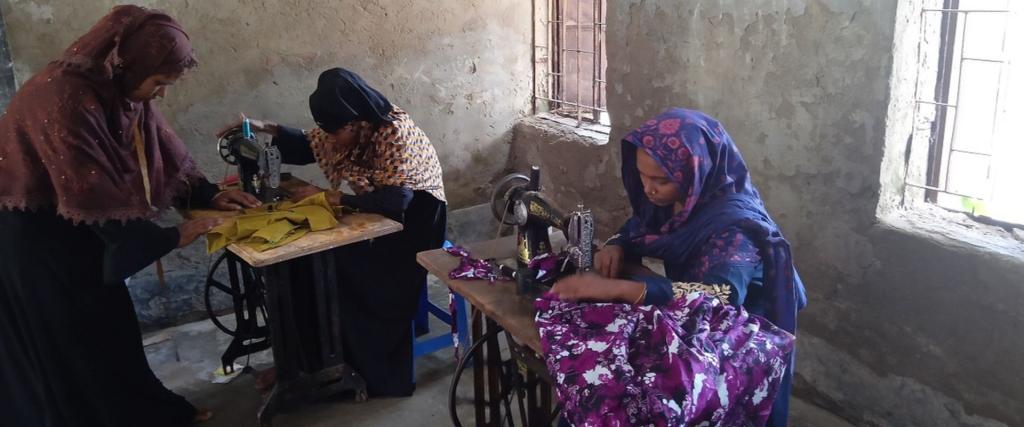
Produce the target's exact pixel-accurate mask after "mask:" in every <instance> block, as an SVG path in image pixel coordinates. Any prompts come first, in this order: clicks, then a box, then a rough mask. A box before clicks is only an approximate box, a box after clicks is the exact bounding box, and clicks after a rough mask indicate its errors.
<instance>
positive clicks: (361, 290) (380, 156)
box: [232, 68, 447, 396]
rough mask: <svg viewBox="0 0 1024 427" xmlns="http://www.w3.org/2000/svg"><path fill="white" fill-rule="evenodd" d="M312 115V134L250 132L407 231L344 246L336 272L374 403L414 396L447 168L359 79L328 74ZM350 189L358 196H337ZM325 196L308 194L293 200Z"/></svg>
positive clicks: (356, 357)
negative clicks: (418, 328)
mask: <svg viewBox="0 0 1024 427" xmlns="http://www.w3.org/2000/svg"><path fill="white" fill-rule="evenodd" d="M309 107H310V112H311V113H312V115H313V119H314V120H315V121H316V124H317V127H316V128H314V129H312V130H310V131H302V130H299V129H295V128H291V127H287V126H283V125H279V124H277V123H273V122H268V121H262V120H250V126H251V127H252V129H253V130H254V131H256V132H263V133H266V134H269V135H272V136H273V137H274V141H273V143H274V144H275V145H276V146H277V147H278V148H279V149H280V150H281V155H282V160H283V161H284V162H285V163H289V164H297V165H304V164H309V163H314V162H315V163H317V164H319V166H320V168H321V169H322V170H323V172H324V175H326V177H327V179H328V181H329V182H330V183H331V186H332V189H329V190H326V192H327V196H328V199H329V200H330V202H331V203H332V204H333V205H335V206H337V205H342V206H345V207H348V208H354V209H357V210H359V211H363V212H373V213H379V214H382V215H384V216H387V217H389V218H392V219H394V220H396V221H399V222H401V223H402V224H403V226H404V229H403V231H401V232H399V233H395V234H391V235H388V236H384V237H379V238H376V239H373V240H371V241H367V242H362V243H358V244H354V245H348V246H345V247H342V248H341V249H340V250H338V251H337V252H338V259H337V263H336V265H337V266H338V277H339V279H338V280H339V281H342V283H343V294H342V295H341V298H340V301H339V303H340V304H341V306H342V313H343V316H344V319H343V321H344V328H345V353H346V354H345V356H346V361H347V362H348V363H350V364H351V365H352V366H353V368H355V370H356V371H357V372H359V374H360V375H362V376H363V378H364V379H365V380H366V383H367V388H368V391H369V393H370V395H378V396H380V395H385V396H407V395H410V394H412V391H413V389H414V388H415V386H414V384H413V379H412V373H413V372H412V371H413V369H412V338H413V331H412V321H413V318H414V317H415V315H416V311H417V308H418V303H419V298H420V292H421V290H422V289H423V287H424V283H425V281H426V274H427V272H426V270H425V269H423V267H421V266H420V265H419V264H418V263H417V262H416V253H417V252H420V251H425V250H429V249H436V248H439V247H441V245H442V244H443V243H444V239H445V230H446V226H447V225H446V221H447V216H446V215H447V213H446V201H445V195H444V184H443V182H442V177H441V164H440V162H439V161H438V158H437V153H436V152H435V150H434V147H433V145H431V143H430V140H429V139H428V138H427V136H426V135H425V134H424V133H423V131H422V130H420V128H419V127H417V126H416V124H415V123H413V121H412V120H411V119H410V118H409V115H408V114H406V113H405V111H402V110H401V109H400V108H398V107H396V106H394V105H392V104H391V102H390V101H388V99H387V98H386V97H384V95H382V94H381V93H380V92H378V91H377V90H376V89H374V88H372V87H370V85H368V84H367V83H366V82H365V81H363V79H362V78H360V77H359V76H358V75H356V74H355V73H353V72H351V71H348V70H345V69H342V68H333V69H330V70H327V71H324V72H323V73H322V74H320V78H319V80H318V81H317V88H316V90H315V91H314V92H313V94H312V95H310V96H309ZM236 126H237V125H236ZM232 127H235V126H232ZM342 184H346V185H347V186H348V187H349V188H350V189H351V190H352V193H353V194H346V193H342V192H340V191H338V189H339V188H340V186H341V185H342ZM321 191H325V190H323V189H320V188H317V187H314V186H309V187H307V188H304V189H301V190H298V191H293V193H292V197H293V198H295V199H300V198H304V197H306V196H309V195H311V194H315V193H318V192H321Z"/></svg>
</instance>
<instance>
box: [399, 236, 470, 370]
mask: <svg viewBox="0 0 1024 427" xmlns="http://www.w3.org/2000/svg"><path fill="white" fill-rule="evenodd" d="M451 246H452V244H451V242H449V241H447V240H445V242H444V246H443V247H445V248H449V247H451ZM454 295H455V320H456V327H457V329H458V336H459V343H460V345H461V346H463V348H465V346H466V345H468V343H469V324H468V322H469V315H468V314H467V313H466V301H465V300H464V299H463V298H462V295H459V294H454ZM431 315H433V316H434V317H436V318H437V319H439V320H440V321H442V322H444V323H445V324H446V325H449V326H450V325H451V324H452V315H451V313H449V312H448V307H447V306H445V307H438V306H437V305H436V304H434V303H432V302H430V299H429V298H427V283H426V282H423V290H422V292H420V304H419V309H418V312H417V313H416V319H415V320H413V322H412V323H413V325H412V327H413V331H414V332H415V331H416V330H426V329H427V324H428V322H429V321H430V316H431ZM453 345H454V343H453V342H452V336H451V331H450V330H446V331H445V333H444V334H443V335H438V336H433V337H424V338H422V339H417V338H416V337H415V333H414V336H413V339H412V357H413V377H415V374H416V363H415V360H416V358H417V357H420V356H423V355H427V354H431V353H434V352H437V351H439V350H443V349H446V348H449V347H452V346H453Z"/></svg>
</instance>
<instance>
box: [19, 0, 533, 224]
mask: <svg viewBox="0 0 1024 427" xmlns="http://www.w3.org/2000/svg"><path fill="white" fill-rule="evenodd" d="M117 3H122V2H116V1H87V2H86V1H76V0H49V1H47V0H40V1H32V0H5V1H3V3H2V7H3V14H4V17H5V18H6V20H7V25H8V34H9V35H10V40H9V41H10V46H11V54H12V57H13V59H14V68H15V70H16V75H17V78H18V81H19V82H20V81H24V80H25V79H27V78H28V77H30V76H31V75H32V73H33V72H35V71H37V70H39V69H40V68H41V67H42V66H43V65H45V64H46V63H47V62H49V61H51V60H53V59H55V58H56V57H58V56H59V55H60V53H61V52H62V51H63V49H64V48H65V47H66V46H67V45H68V44H70V43H71V42H72V41H73V40H74V39H75V38H77V37H78V36H80V35H81V34H83V33H84V32H85V31H86V30H87V29H88V28H89V27H90V26H91V25H92V24H93V23H94V22H95V21H96V19H98V18H99V17H101V16H103V15H104V14H105V13H106V12H107V11H108V10H109V9H110V7H111V6H113V5H115V4H117ZM136 3H137V4H139V5H142V6H148V7H153V8H156V9H161V10H164V11H167V12H169V13H170V14H171V15H172V16H174V17H176V18H177V19H178V20H179V21H180V22H181V23H182V25H183V26H184V27H185V29H186V30H187V31H188V33H189V35H190V36H191V39H192V42H193V44H194V46H195V48H196V52H197V54H198V57H199V61H200V67H199V68H198V69H196V70H195V71H193V72H192V73H190V74H189V75H188V76H187V77H186V78H185V79H184V80H182V81H181V82H180V83H178V84H177V85H175V86H174V87H173V88H171V91H170V92H171V93H170V95H169V96H168V98H167V99H166V100H164V101H162V102H161V104H160V105H161V107H162V109H163V111H164V112H165V113H166V115H167V116H168V118H169V119H170V120H171V123H172V124H173V125H174V127H175V129H176V130H177V131H178V133H179V134H180V135H181V136H182V138H184V139H185V140H186V141H187V143H188V144H189V146H190V148H192V149H193V154H194V155H195V156H196V158H197V159H198V160H199V162H200V164H201V165H202V167H203V170H205V171H206V172H207V173H209V174H210V175H211V176H216V177H220V176H221V175H222V174H223V169H224V168H223V166H222V163H221V162H220V160H219V159H217V158H216V157H215V155H214V150H213V149H212V148H211V146H212V144H213V143H214V140H213V138H211V136H210V135H211V134H212V133H213V132H215V131H216V130H217V129H218V128H219V127H220V126H222V125H224V124H226V123H228V122H230V121H232V120H235V119H236V117H237V114H238V112H239V111H245V112H247V113H249V114H250V115H251V116H254V117H264V118H268V119H274V120H277V121H280V122H283V123H290V124H293V125H297V126H303V127H310V126H312V119H310V118H309V107H308V104H307V97H308V96H309V93H310V92H312V90H313V88H314V87H315V85H316V77H317V75H318V74H319V73H320V72H321V71H323V70H325V69H327V68H330V67H335V66H345V67H348V68H350V69H352V70H354V71H356V72H357V73H360V74H361V75H362V76H363V77H364V78H366V80H367V81H369V82H370V84H372V85H374V86H375V87H377V88H378V89H380V90H381V91H382V92H383V93H384V94H386V95H387V96H389V97H390V99H391V100H392V101H393V102H394V103H395V104H396V105H399V106H401V107H402V108H404V109H406V111H408V112H409V113H410V114H411V115H412V117H413V120H415V121H416V122H417V124H419V125H420V126H421V127H422V128H423V129H424V130H425V131H426V133H427V135H428V136H429V137H430V138H431V139H432V140H433V141H434V144H435V146H436V147H437V149H438V152H439V155H440V157H441V159H442V163H443V166H444V168H445V184H446V185H447V187H448V188H447V190H448V195H449V198H450V200H449V201H450V202H451V203H452V204H454V205H456V206H463V205H468V204H472V203H471V202H474V201H477V200H479V199H480V195H481V194H484V193H485V192H486V191H484V190H483V189H478V187H479V185H480V182H482V181H486V180H488V179H489V178H491V176H492V175H494V174H495V173H497V172H498V171H500V170H501V168H503V167H504V165H505V164H504V160H505V158H506V157H507V153H508V147H507V143H508V137H509V132H510V129H511V125H512V122H513V121H514V120H515V119H517V118H519V117H522V116H524V115H525V114H527V113H528V112H529V110H530V99H531V95H532V94H531V86H530V85H531V81H532V77H531V76H532V74H531V73H532V67H531V64H530V43H531V35H530V34H531V33H530V31H531V26H530V22H531V21H530V4H529V2H523V1H516V0H489V1H487V2H486V3H485V2H478V1H469V0H446V1H439V2H437V1H434V2H409V1H399V0H372V1H354V0H345V1H338V0H265V1H255V0H227V1H170V0H140V1H137V2H136ZM308 175H318V172H317V171H316V170H309V173H308Z"/></svg>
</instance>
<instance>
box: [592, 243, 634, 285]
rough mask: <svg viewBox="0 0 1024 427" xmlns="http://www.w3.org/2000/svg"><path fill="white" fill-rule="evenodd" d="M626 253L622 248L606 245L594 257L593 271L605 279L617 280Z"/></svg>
mask: <svg viewBox="0 0 1024 427" xmlns="http://www.w3.org/2000/svg"><path fill="white" fill-rule="evenodd" d="M625 258H626V252H625V251H624V250H623V249H622V246H617V245H607V246H605V247H604V249H601V250H600V251H598V252H597V254H596V255H594V270H596V271H597V272H598V273H599V274H601V275H602V276H604V277H607V278H611V279H614V278H618V277H619V276H620V275H622V264H623V260H624V259H625Z"/></svg>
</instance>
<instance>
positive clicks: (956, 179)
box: [905, 0, 1024, 224]
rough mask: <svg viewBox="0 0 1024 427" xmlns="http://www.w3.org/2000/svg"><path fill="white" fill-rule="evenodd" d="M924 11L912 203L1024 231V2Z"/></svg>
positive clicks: (910, 170)
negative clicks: (1023, 10) (1017, 226)
mask: <svg viewBox="0 0 1024 427" xmlns="http://www.w3.org/2000/svg"><path fill="white" fill-rule="evenodd" d="M923 3H924V7H923V8H922V9H921V12H920V13H921V15H920V19H921V26H920V28H921V32H920V37H919V39H918V45H917V47H918V50H917V52H918V55H917V56H918V58H917V59H918V72H917V82H916V83H917V84H916V86H915V99H914V103H915V106H914V117H913V124H914V127H913V132H912V135H911V141H910V146H909V148H910V149H909V150H908V152H907V157H906V161H907V169H906V171H907V175H906V179H905V183H906V187H905V196H906V197H905V201H911V202H913V201H915V200H923V201H925V202H928V203H933V204H936V205H938V206H940V207H943V208H946V209H952V210H957V211H964V212H967V213H970V214H974V215H976V216H979V217H986V218H990V219H995V220H997V221H1000V222H1005V223H1011V224H1024V165H1020V164H1017V163H1018V162H1019V160H1021V159H1024V67H1021V66H1015V62H1019V60H1020V59H1024V55H1022V54H1021V53H1019V51H1020V50H1022V49H1024V37H1022V36H1024V31H1022V29H1021V27H1022V26H1021V25H1020V24H1021V23H1022V22H1021V20H1020V13H1018V11H1016V10H1014V9H1015V8H1020V7H1021V4H1020V3H1022V2H1019V1H1017V2H1014V1H1011V0H933V1H930V2H929V1H925V2H923Z"/></svg>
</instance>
